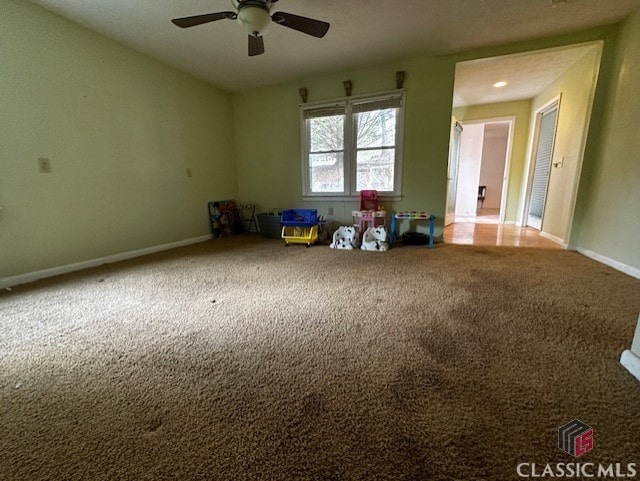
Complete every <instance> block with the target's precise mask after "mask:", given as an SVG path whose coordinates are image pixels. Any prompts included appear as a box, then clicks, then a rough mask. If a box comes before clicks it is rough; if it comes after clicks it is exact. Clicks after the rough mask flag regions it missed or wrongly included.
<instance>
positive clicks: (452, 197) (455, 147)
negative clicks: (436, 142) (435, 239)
mask: <svg viewBox="0 0 640 481" xmlns="http://www.w3.org/2000/svg"><path fill="white" fill-rule="evenodd" d="M461 133H462V125H460V122H458V121H457V120H456V121H454V122H453V126H452V127H451V142H450V145H449V167H448V169H447V201H446V208H445V215H444V225H445V226H447V225H449V224H453V221H454V220H455V218H456V192H457V187H458V163H459V162H460V134H461Z"/></svg>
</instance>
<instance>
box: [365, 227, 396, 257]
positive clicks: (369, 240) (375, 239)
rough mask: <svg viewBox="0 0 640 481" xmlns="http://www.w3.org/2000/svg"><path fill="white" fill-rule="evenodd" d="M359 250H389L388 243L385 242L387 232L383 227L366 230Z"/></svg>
mask: <svg viewBox="0 0 640 481" xmlns="http://www.w3.org/2000/svg"><path fill="white" fill-rule="evenodd" d="M360 248H361V249H362V250H363V251H378V252H383V251H386V250H387V249H388V248H389V243H388V242H387V230H386V229H385V228H384V226H381V225H380V226H377V227H369V228H367V230H366V231H364V234H363V236H362V246H360Z"/></svg>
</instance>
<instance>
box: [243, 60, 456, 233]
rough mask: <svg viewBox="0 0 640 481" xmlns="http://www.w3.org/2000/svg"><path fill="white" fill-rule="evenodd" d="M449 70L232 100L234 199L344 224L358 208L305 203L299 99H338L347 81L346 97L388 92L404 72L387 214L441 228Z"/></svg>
mask: <svg viewBox="0 0 640 481" xmlns="http://www.w3.org/2000/svg"><path fill="white" fill-rule="evenodd" d="M454 68H455V63H454V61H453V59H452V58H449V57H442V58H420V59H408V60H405V61H402V62H398V63H396V64H391V65H386V66H382V67H377V68H369V69H363V70H357V71H353V72H345V73H341V74H335V75H327V76H323V77H315V78H313V79H305V80H300V81H297V82H291V83H287V84H284V85H278V86H274V87H268V88H262V89H257V90H252V91H248V92H245V93H239V94H236V95H234V112H235V117H234V118H235V125H236V149H237V153H238V183H239V192H240V198H241V199H242V200H243V201H253V202H255V203H256V204H257V205H258V210H271V209H273V208H280V209H284V208H294V207H309V208H317V209H318V210H319V212H320V213H321V214H323V215H325V216H326V215H328V210H329V208H333V209H334V214H333V216H332V217H333V219H335V220H337V221H340V222H343V221H349V222H350V221H351V210H353V209H355V208H357V206H358V201H357V200H355V199H354V200H353V201H334V202H332V201H313V202H311V201H309V202H307V201H304V200H303V199H302V173H301V151H300V115H299V104H300V97H299V95H298V89H299V88H300V87H306V88H307V89H308V90H309V101H310V102H314V101H319V100H327V99H334V98H339V97H344V89H343V86H342V82H343V81H344V80H347V79H349V80H351V81H352V82H353V95H360V94H366V93H374V92H380V91H385V90H391V89H394V88H395V86H396V85H395V72H396V71H397V70H405V71H406V72H407V79H406V83H405V88H406V90H407V97H406V109H405V129H404V135H405V143H404V163H403V189H402V192H403V195H402V200H400V201H396V202H384V204H385V205H386V206H387V208H389V209H395V210H399V209H412V210H429V211H432V212H434V213H435V214H436V215H437V216H438V217H439V220H438V224H439V225H440V226H441V225H442V215H443V212H444V201H445V189H446V184H445V183H444V182H443V179H445V178H446V170H447V156H448V149H449V120H450V118H451V102H452V95H453V77H454Z"/></svg>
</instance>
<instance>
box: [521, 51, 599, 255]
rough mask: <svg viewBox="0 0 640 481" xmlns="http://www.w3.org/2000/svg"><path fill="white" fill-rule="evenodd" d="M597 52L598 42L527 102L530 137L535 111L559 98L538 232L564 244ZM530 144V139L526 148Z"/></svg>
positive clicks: (597, 58)
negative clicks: (528, 103) (540, 231)
mask: <svg viewBox="0 0 640 481" xmlns="http://www.w3.org/2000/svg"><path fill="white" fill-rule="evenodd" d="M600 53H601V48H600V45H593V47H592V48H590V49H589V51H588V52H587V53H586V54H585V55H584V56H583V57H582V58H580V59H579V60H578V61H577V62H576V63H575V64H573V65H572V66H571V67H570V68H569V69H568V70H567V71H566V72H564V73H563V74H562V75H561V76H560V77H559V78H557V79H556V80H555V81H554V82H553V83H552V84H550V85H549V86H547V88H546V89H545V90H544V91H543V92H541V93H540V94H538V95H537V96H536V97H535V98H534V99H533V100H532V102H531V120H530V124H531V126H532V130H531V135H530V139H532V138H533V135H534V130H533V129H535V117H536V111H537V110H539V109H540V108H542V107H543V106H545V105H546V104H548V103H549V102H551V101H553V100H554V99H556V98H558V96H560V97H561V98H560V108H559V110H558V122H557V128H556V137H555V143H554V148H553V159H552V167H551V172H550V174H549V186H548V189H547V200H546V203H545V208H544V216H543V220H542V231H543V232H546V233H548V234H551V235H553V236H555V237H556V238H558V239H561V240H562V241H563V242H564V243H565V244H568V240H569V231H570V227H571V221H572V218H573V210H574V206H575V205H574V199H575V196H576V193H577V189H578V180H579V173H580V169H581V167H582V162H581V159H582V156H583V148H584V144H585V140H586V132H587V130H588V125H589V117H590V113H591V100H592V96H593V92H594V87H595V83H596V79H597V75H598V69H599V65H600ZM531 144H532V140H531V141H530V144H529V145H530V147H529V148H531ZM555 163H559V164H560V165H559V166H558V167H556V166H554V165H553V164H555ZM524 188H525V187H524V186H523V189H524ZM525 222H526V220H525Z"/></svg>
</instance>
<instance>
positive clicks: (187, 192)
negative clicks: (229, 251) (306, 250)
mask: <svg viewBox="0 0 640 481" xmlns="http://www.w3.org/2000/svg"><path fill="white" fill-rule="evenodd" d="M0 32H2V33H1V36H2V38H1V40H2V41H1V42H0V58H2V68H0V85H1V86H2V94H1V95H0V112H2V115H0V132H2V134H1V140H0V172H1V173H2V174H1V175H0V204H1V205H2V210H1V211H0V246H1V247H0V278H1V277H9V276H13V275H18V274H22V273H27V272H33V271H37V270H42V269H46V268H51V267H56V266H60V265H67V264H71V263H75V262H80V261H83V260H88V259H94V258H99V257H104V256H108V255H112V254H117V253H121V252H125V251H129V250H135V249H140V248H145V247H151V246H156V245H160V244H164V243H169V242H174V241H178V240H182V239H188V238H193V237H197V236H201V235H206V234H208V233H209V232H210V230H209V226H208V220H207V210H206V202H207V200H209V199H210V198H227V197H235V196H237V171H236V166H235V143H234V131H233V122H232V119H233V112H232V104H231V98H230V95H229V94H227V93H225V92H222V91H219V90H217V89H215V88H213V87H211V86H210V85H208V84H206V83H203V82H200V81H197V80H194V79H193V78H192V77H189V76H187V75H185V74H183V73H180V72H178V71H176V70H174V69H172V68H169V67H167V66H165V65H163V64H161V63H159V62H157V61H154V60H151V59H150V58H148V57H145V56H143V55H141V54H138V53H136V52H134V51H132V50H130V49H128V48H125V47H122V46H120V45H119V44H117V43H115V42H113V41H111V40H108V39H106V38H104V37H102V36H100V35H98V34H96V33H93V32H91V31H89V30H87V29H84V28H82V27H80V26H78V25H76V24H74V23H71V22H69V21H67V20H65V19H63V18H61V17H58V16H57V15H55V14H53V13H51V12H49V11H47V10H44V9H42V8H40V7H37V6H35V5H33V4H30V3H27V2H23V1H5V0H2V15H0ZM39 157H47V158H49V159H50V161H51V166H52V172H51V173H50V174H41V173H39V172H38V160H37V159H38V158H39ZM187 168H189V169H191V171H192V174H193V176H192V177H190V178H189V177H187V173H186V172H187Z"/></svg>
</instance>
